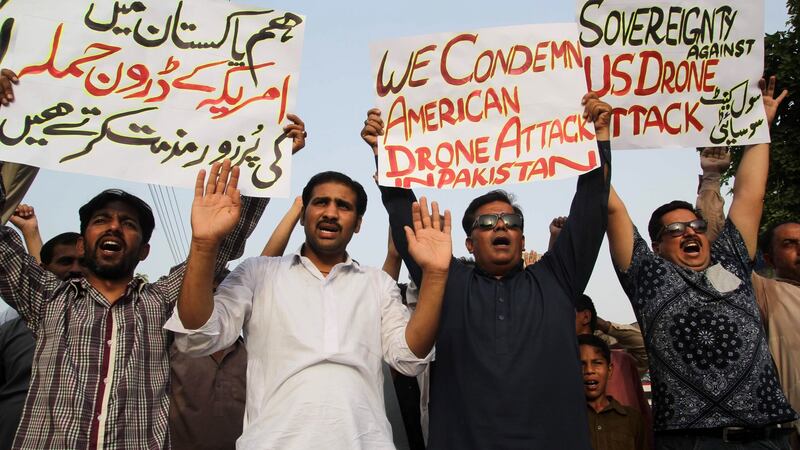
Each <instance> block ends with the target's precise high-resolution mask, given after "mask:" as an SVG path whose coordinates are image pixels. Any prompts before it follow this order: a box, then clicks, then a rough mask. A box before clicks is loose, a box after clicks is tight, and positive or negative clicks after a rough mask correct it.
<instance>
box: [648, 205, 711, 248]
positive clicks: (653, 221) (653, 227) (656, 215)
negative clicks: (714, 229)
mask: <svg viewBox="0 0 800 450" xmlns="http://www.w3.org/2000/svg"><path fill="white" fill-rule="evenodd" d="M677 209H688V210H689V211H691V212H693V213H694V215H695V216H697V218H699V219H702V218H703V216H702V214H700V211H698V210H696V209H695V207H694V206H693V205H692V204H691V203H689V202H685V201H683V200H673V201H671V202H669V203H665V204H663V205H661V206H659V207H658V208H656V210H655V211H653V214H652V215H651V216H650V222H649V223H648V224H647V233H648V234H649V235H650V240H651V241H652V242H656V241H657V240H658V233H659V232H661V228H662V227H663V226H664V225H663V224H662V223H661V218H662V217H664V214H667V213H669V212H672V211H675V210H677Z"/></svg>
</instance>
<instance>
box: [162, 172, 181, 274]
mask: <svg viewBox="0 0 800 450" xmlns="http://www.w3.org/2000/svg"><path fill="white" fill-rule="evenodd" d="M156 189H157V190H158V193H159V195H160V196H161V207H162V208H164V214H166V216H167V218H168V221H169V228H170V231H172V238H173V240H174V241H175V242H174V245H175V251H176V253H177V261H176V263H177V262H179V261H183V260H184V250H183V247H184V246H183V244H182V243H181V241H182V239H181V237H180V234H179V232H178V225H177V220H176V219H175V216H174V215H173V210H172V207H171V205H169V196H168V195H167V193H166V191H165V188H164V186H160V185H156Z"/></svg>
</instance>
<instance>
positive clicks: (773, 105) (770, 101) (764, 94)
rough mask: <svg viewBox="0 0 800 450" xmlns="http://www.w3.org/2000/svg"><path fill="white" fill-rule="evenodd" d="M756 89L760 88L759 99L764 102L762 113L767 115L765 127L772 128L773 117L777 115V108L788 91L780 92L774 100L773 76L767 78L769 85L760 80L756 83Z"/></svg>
mask: <svg viewBox="0 0 800 450" xmlns="http://www.w3.org/2000/svg"><path fill="white" fill-rule="evenodd" d="M758 87H759V88H761V98H762V99H763V100H764V112H766V113H767V125H769V126H770V127H771V126H772V122H773V121H774V120H775V116H776V115H777V114H778V106H780V104H781V102H782V101H783V99H784V98H786V96H787V95H789V91H787V90H786V89H784V90H783V92H781V95H779V96H778V98H775V76H771V77H769V84H767V82H766V81H765V80H764V79H763V78H762V79H761V80H760V81H759V82H758Z"/></svg>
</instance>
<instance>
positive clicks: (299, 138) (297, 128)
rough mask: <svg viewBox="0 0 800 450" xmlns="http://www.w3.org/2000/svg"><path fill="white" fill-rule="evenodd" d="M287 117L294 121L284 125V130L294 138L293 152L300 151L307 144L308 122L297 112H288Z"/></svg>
mask: <svg viewBox="0 0 800 450" xmlns="http://www.w3.org/2000/svg"><path fill="white" fill-rule="evenodd" d="M286 118H287V119H289V120H291V121H292V123H290V124H289V125H286V126H284V127H283V132H284V133H286V135H287V136H289V137H290V138H291V139H292V154H293V155H294V154H295V153H297V152H299V151H300V150H302V149H303V147H305V146H306V137H308V132H306V124H305V122H303V121H302V120H300V117H298V116H296V115H295V114H287V115H286Z"/></svg>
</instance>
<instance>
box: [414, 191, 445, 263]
mask: <svg viewBox="0 0 800 450" xmlns="http://www.w3.org/2000/svg"><path fill="white" fill-rule="evenodd" d="M431 207H432V211H430V212H429V211H428V200H427V199H426V198H425V197H421V198H420V200H419V202H418V203H414V205H413V206H412V207H411V216H412V219H413V223H414V229H413V230H412V229H411V227H408V226H407V227H405V231H406V238H407V239H408V252H409V253H410V254H411V257H412V258H414V261H416V262H417V264H419V266H420V268H422V270H424V271H429V270H436V271H442V272H446V271H447V270H448V268H449V267H450V259H451V258H452V255H453V241H452V239H451V236H450V231H451V217H450V211H445V212H444V217H442V216H441V215H440V214H439V205H438V204H437V203H436V202H433V204H432V205H431Z"/></svg>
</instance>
